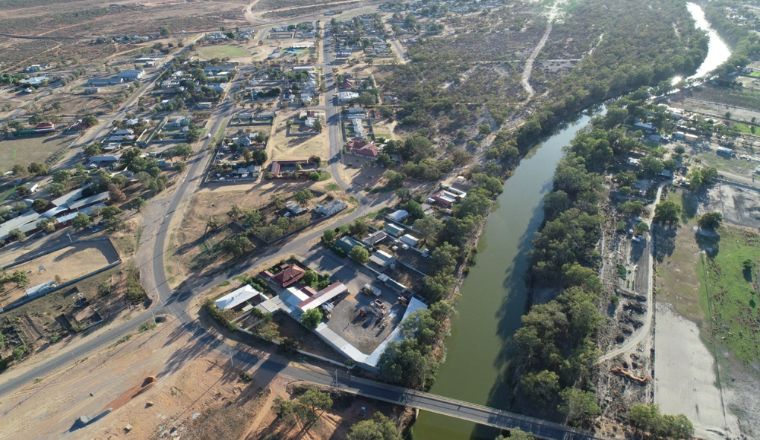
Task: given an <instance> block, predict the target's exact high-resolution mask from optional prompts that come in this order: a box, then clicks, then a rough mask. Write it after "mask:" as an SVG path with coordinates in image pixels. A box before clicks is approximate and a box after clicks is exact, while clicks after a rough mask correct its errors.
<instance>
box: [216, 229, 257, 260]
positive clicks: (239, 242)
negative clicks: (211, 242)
mask: <svg viewBox="0 0 760 440" xmlns="http://www.w3.org/2000/svg"><path fill="white" fill-rule="evenodd" d="M220 244H221V246H222V250H223V251H224V252H225V253H227V254H231V255H233V256H234V257H240V256H242V255H244V254H245V253H246V252H248V250H249V249H250V248H252V247H253V243H251V240H249V239H248V237H246V236H245V235H242V234H236V235H233V236H231V237H227V238H226V239H224V241H222V242H221V243H220Z"/></svg>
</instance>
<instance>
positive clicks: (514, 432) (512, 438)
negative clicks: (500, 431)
mask: <svg viewBox="0 0 760 440" xmlns="http://www.w3.org/2000/svg"><path fill="white" fill-rule="evenodd" d="M496 440H535V437H533V436H532V435H530V434H528V433H527V432H525V431H523V430H522V429H519V428H515V429H510V430H509V436H507V437H504V436H502V435H499V436H498V437H496Z"/></svg>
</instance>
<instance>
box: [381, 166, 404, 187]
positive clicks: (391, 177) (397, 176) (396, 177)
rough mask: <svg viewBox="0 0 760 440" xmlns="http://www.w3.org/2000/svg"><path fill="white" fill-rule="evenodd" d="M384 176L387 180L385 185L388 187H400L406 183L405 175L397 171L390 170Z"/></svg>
mask: <svg viewBox="0 0 760 440" xmlns="http://www.w3.org/2000/svg"><path fill="white" fill-rule="evenodd" d="M383 176H384V177H385V181H386V184H385V186H386V187H388V188H399V187H401V185H403V184H404V175H403V174H401V173H399V172H397V171H393V170H388V171H386V172H385V174H384V175H383Z"/></svg>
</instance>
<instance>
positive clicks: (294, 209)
mask: <svg viewBox="0 0 760 440" xmlns="http://www.w3.org/2000/svg"><path fill="white" fill-rule="evenodd" d="M285 211H286V215H289V216H296V215H301V214H303V213H304V212H306V208H304V207H303V206H301V205H299V204H298V202H296V201H294V200H288V202H287V203H285Z"/></svg>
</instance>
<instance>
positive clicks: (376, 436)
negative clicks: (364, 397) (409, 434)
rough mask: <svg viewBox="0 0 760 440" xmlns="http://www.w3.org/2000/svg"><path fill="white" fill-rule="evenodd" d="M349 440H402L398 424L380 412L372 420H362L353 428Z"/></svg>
mask: <svg viewBox="0 0 760 440" xmlns="http://www.w3.org/2000/svg"><path fill="white" fill-rule="evenodd" d="M346 438H347V439H348V440H401V435H400V434H399V433H398V429H397V428H396V424H395V423H393V421H392V420H391V419H389V418H388V417H386V416H384V415H383V414H382V413H380V412H376V413H375V414H374V415H373V416H372V418H371V419H369V420H362V421H360V422H357V423H355V424H354V425H353V426H351V430H349V431H348V435H347V436H346Z"/></svg>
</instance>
